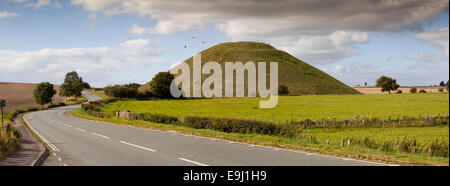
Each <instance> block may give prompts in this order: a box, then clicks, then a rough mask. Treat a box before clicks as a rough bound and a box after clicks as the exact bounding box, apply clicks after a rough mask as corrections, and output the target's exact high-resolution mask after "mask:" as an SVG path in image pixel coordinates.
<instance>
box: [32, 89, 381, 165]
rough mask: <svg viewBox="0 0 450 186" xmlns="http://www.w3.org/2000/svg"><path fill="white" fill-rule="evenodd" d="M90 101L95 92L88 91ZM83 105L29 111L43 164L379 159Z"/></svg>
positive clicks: (327, 162) (347, 162)
mask: <svg viewBox="0 0 450 186" xmlns="http://www.w3.org/2000/svg"><path fill="white" fill-rule="evenodd" d="M83 95H84V96H85V97H86V98H88V99H89V100H95V99H98V97H97V96H95V95H93V94H91V93H89V92H84V93H83ZM79 107H80V106H79V105H73V106H65V107H59V108H56V109H52V110H45V111H39V112H33V113H28V114H25V116H24V118H25V120H26V121H27V122H28V123H29V124H31V126H32V127H33V128H34V129H35V130H36V131H37V132H38V133H39V134H40V135H41V136H42V137H43V138H45V140H44V141H47V142H48V147H49V150H50V156H49V158H48V159H47V160H46V161H45V162H44V165H55V166H71V165H169V166H171V165H187V166H196V165H199V166H207V165H212V166H214V165H218V166H222V165H238V166H240V165H249V166H259V165H281V166H292V165H311V166H322V165H330V166H343V165H345V166H359V165H380V164H376V163H371V162H366V161H357V160H351V159H342V158H335V157H328V156H321V155H315V154H309V153H300V152H292V151H285V150H279V149H272V148H266V147H260V146H254V145H247V144H241V143H233V142H227V141H221V140H212V139H206V138H200V137H194V136H186V135H181V134H175V133H169V132H161V131H154V130H147V129H140V128H134V127H129V126H123V125H116V124H110V123H104V122H97V121H90V120H84V119H80V118H75V117H73V116H71V115H69V114H67V113H65V112H66V111H70V110H72V109H75V108H79Z"/></svg>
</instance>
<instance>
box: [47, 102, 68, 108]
mask: <svg viewBox="0 0 450 186" xmlns="http://www.w3.org/2000/svg"><path fill="white" fill-rule="evenodd" d="M62 106H66V104H65V103H64V102H59V103H53V104H50V105H49V106H47V108H55V107H62Z"/></svg>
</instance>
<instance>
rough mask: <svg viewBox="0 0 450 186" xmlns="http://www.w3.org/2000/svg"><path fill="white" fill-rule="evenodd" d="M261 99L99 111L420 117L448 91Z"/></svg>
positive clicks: (442, 106)
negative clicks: (263, 103) (269, 105)
mask: <svg viewBox="0 0 450 186" xmlns="http://www.w3.org/2000/svg"><path fill="white" fill-rule="evenodd" d="M261 99H263V98H218V99H197V100H159V101H118V102H114V103H110V104H108V105H106V107H105V108H103V111H105V112H109V113H113V112H114V111H117V110H130V111H132V112H138V113H143V112H149V113H154V114H165V115H170V116H176V117H179V118H180V119H183V118H184V117H186V116H210V117H227V118H243V119H256V120H264V121H278V122H286V121H291V120H294V121H297V120H304V119H311V120H319V119H321V118H326V119H328V118H330V119H333V118H336V120H343V119H351V118H356V117H358V116H361V117H381V118H382V119H383V118H384V119H386V118H388V117H389V116H392V117H395V118H396V117H397V116H398V115H400V116H403V115H406V116H411V117H418V115H419V114H421V115H422V117H424V116H425V115H426V114H430V115H437V114H441V115H446V114H448V113H449V95H448V93H433V94H390V95H388V94H378V95H308V96H281V97H279V100H278V105H277V106H276V107H275V108H273V109H261V108H258V104H259V100H261Z"/></svg>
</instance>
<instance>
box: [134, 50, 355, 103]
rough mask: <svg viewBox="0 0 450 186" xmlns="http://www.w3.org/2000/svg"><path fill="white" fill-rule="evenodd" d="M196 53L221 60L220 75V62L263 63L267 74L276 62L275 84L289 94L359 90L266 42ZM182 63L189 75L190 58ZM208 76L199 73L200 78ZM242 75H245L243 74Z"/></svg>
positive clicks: (207, 59) (340, 92) (210, 58)
mask: <svg viewBox="0 0 450 186" xmlns="http://www.w3.org/2000/svg"><path fill="white" fill-rule="evenodd" d="M200 53H201V55H202V56H201V57H202V64H204V63H206V62H209V61H216V62H219V63H221V65H222V70H223V73H222V74H225V73H224V70H225V67H224V64H225V63H224V62H238V61H240V62H243V63H245V62H248V61H253V62H266V64H267V70H266V72H267V75H269V68H268V67H269V62H278V84H279V85H285V86H287V87H288V89H289V92H290V93H289V95H304V94H358V93H359V92H358V91H356V90H355V89H353V88H351V87H349V86H347V85H345V84H344V83H342V82H340V81H339V80H337V79H335V78H333V77H331V76H330V75H328V74H326V73H324V72H322V71H321V70H319V69H317V68H315V67H313V66H311V65H309V64H307V63H305V62H303V61H301V60H299V59H297V58H295V57H294V56H292V55H290V54H288V53H286V52H284V51H281V50H277V49H275V48H274V47H272V46H270V45H268V44H264V43H257V42H228V43H221V44H218V45H215V46H212V47H210V48H208V49H206V50H204V51H201V52H200ZM185 62H186V63H187V64H188V65H189V66H190V68H191V77H192V63H193V58H192V57H191V58H189V59H187V60H185ZM208 76H209V75H202V80H204V79H205V78H207V77H208ZM245 77H247V73H246V75H245ZM246 79H247V78H246ZM267 82H268V81H267ZM224 84H225V83H223V86H224ZM267 85H268V84H267ZM191 86H192V78H191ZM148 89H149V82H148V83H146V84H145V85H143V86H141V87H140V88H139V90H140V91H145V90H148ZM245 89H246V90H245V95H246V96H247V80H246V81H245ZM191 90H192V88H191ZM223 91H224V89H223Z"/></svg>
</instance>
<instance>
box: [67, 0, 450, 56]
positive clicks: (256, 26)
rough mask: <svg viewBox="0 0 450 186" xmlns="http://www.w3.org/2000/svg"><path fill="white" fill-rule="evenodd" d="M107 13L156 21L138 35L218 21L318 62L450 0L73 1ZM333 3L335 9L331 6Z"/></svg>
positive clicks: (236, 35) (429, 14)
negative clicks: (131, 15) (130, 15)
mask: <svg viewBox="0 0 450 186" xmlns="http://www.w3.org/2000/svg"><path fill="white" fill-rule="evenodd" d="M71 4H72V5H78V6H81V7H83V8H84V9H85V10H88V11H92V12H96V11H100V12H103V13H104V14H106V15H115V14H124V13H127V14H135V15H138V16H140V17H147V18H149V19H152V20H156V25H154V26H151V27H142V26H139V25H137V24H134V25H133V26H132V27H131V28H129V29H128V31H129V32H130V33H131V34H134V35H145V34H172V33H176V32H183V31H190V30H195V29H201V28H202V27H203V26H204V25H206V24H212V25H215V28H216V29H218V30H219V31H221V32H223V33H224V34H225V35H226V36H228V37H229V38H231V39H232V40H255V41H262V42H268V43H270V44H272V45H274V46H275V47H277V48H282V49H285V50H288V51H290V52H294V55H295V56H296V57H299V58H301V59H305V60H308V62H309V63H313V64H326V63H333V62H336V61H339V60H340V59H342V58H345V57H348V56H351V55H354V54H355V53H357V48H356V47H355V44H359V43H366V42H367V32H377V31H381V32H385V31H388V32H395V31H400V30H421V29H422V24H423V23H424V22H428V21H430V20H434V19H436V18H437V17H438V16H439V14H440V12H441V11H442V10H445V9H448V6H449V2H448V0H430V1H410V0H379V1H371V0H365V1H362V0H340V1H335V0H323V1H317V0H302V1H298V0H284V1H282V2H279V1H256V0H227V1H218V0H189V1H185V0H171V1H167V0H127V1H120V0H98V1H91V0H71ZM330 7H332V8H330Z"/></svg>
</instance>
